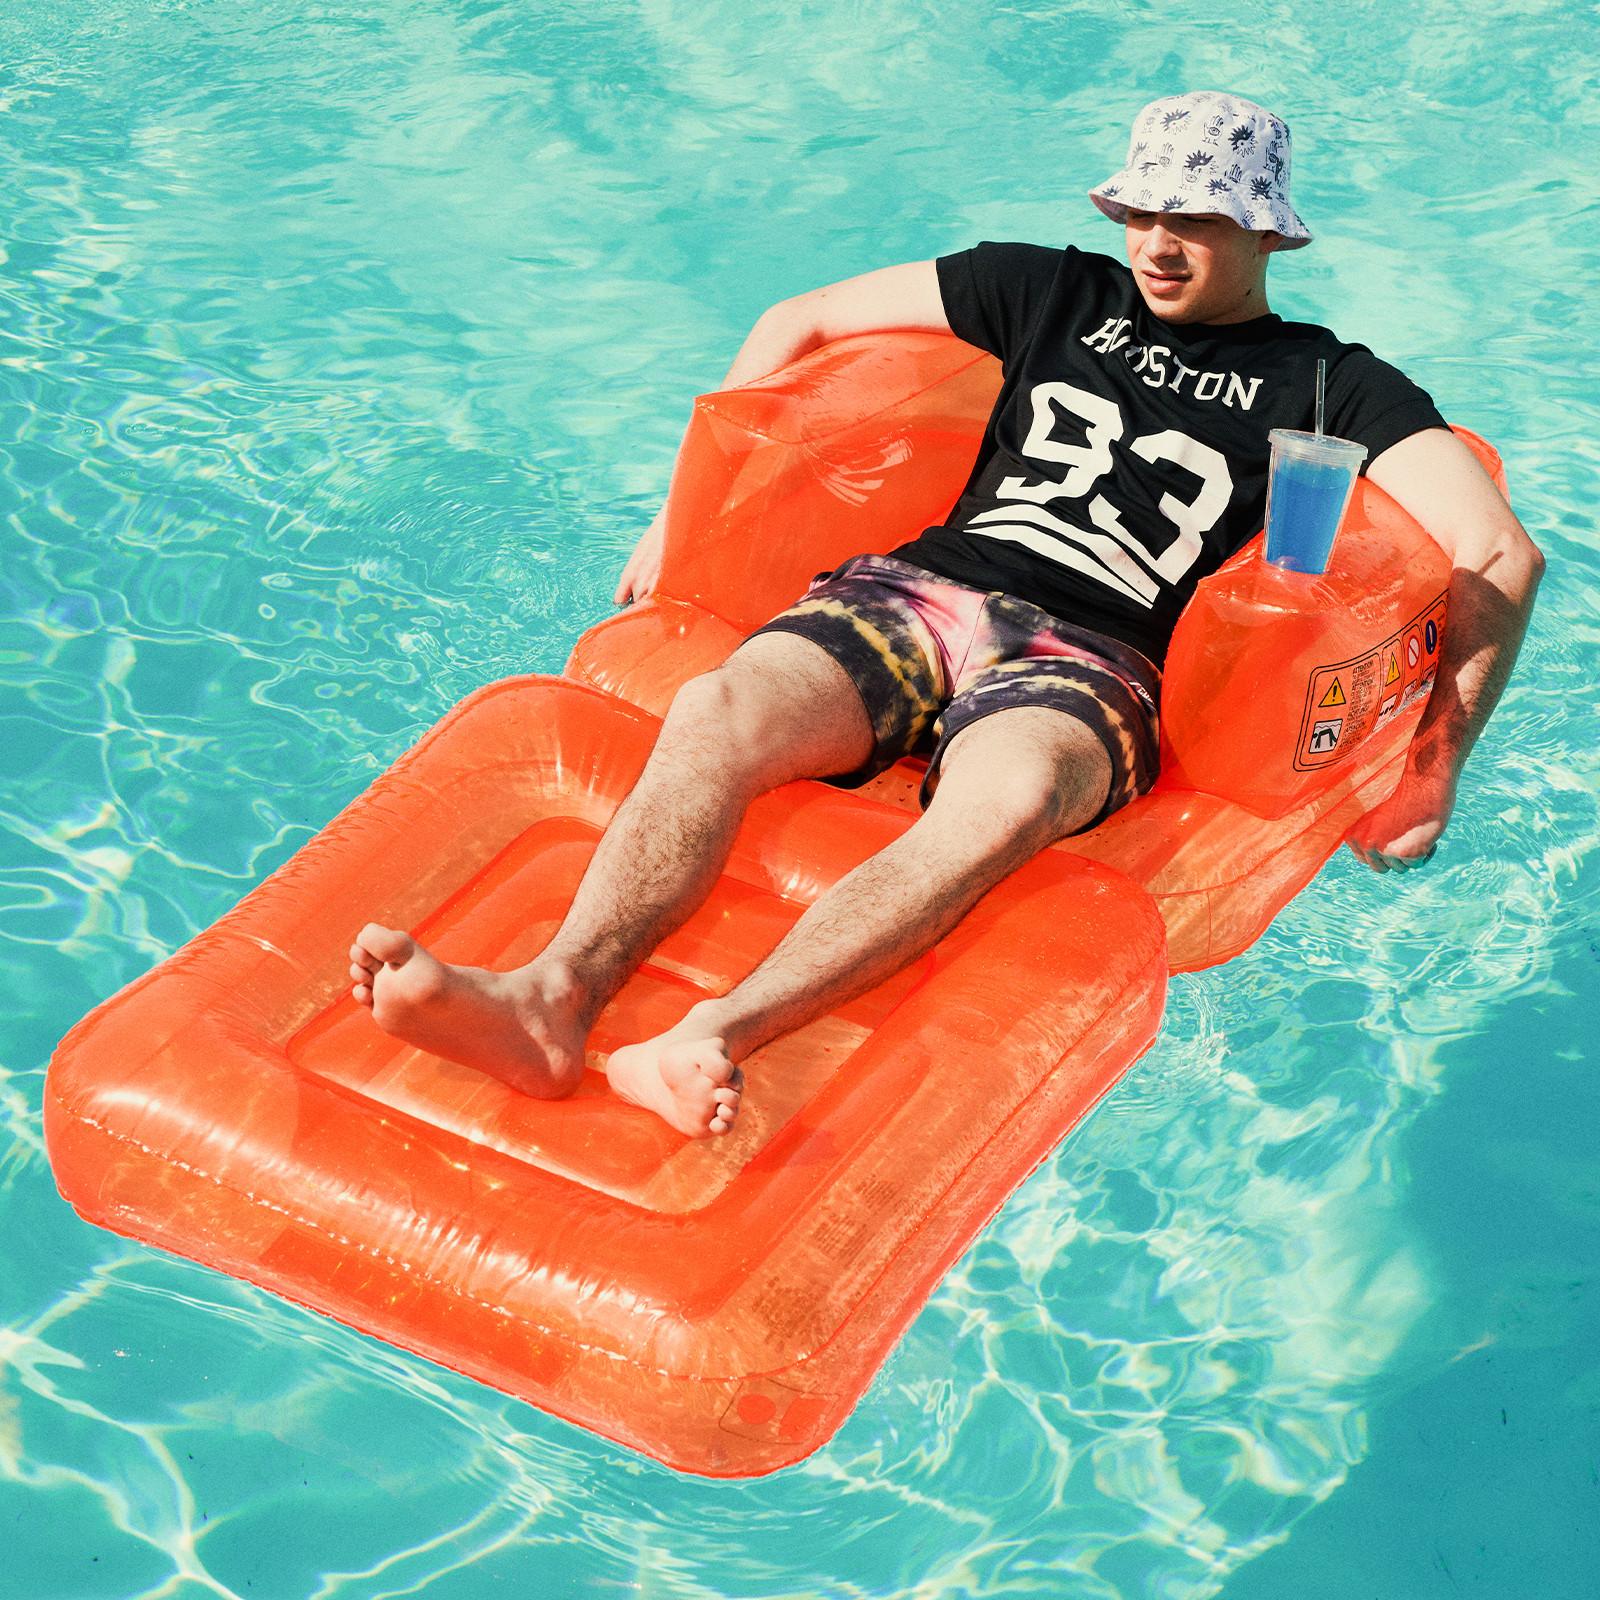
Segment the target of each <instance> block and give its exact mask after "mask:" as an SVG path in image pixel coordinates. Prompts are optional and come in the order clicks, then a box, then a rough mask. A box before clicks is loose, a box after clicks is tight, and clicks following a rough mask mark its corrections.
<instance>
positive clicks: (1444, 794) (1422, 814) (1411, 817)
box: [1344, 771, 1455, 872]
mask: <svg viewBox="0 0 1600 1600" xmlns="http://www.w3.org/2000/svg"><path fill="white" fill-rule="evenodd" d="M1454 805H1455V785H1454V784H1448V785H1440V784H1439V783H1437V782H1435V783H1429V782H1427V781H1425V780H1424V779H1422V778H1419V777H1417V776H1416V775H1415V774H1414V773H1412V772H1410V771H1408V772H1407V773H1406V774H1405V776H1404V777H1402V778H1401V780H1400V786H1399V788H1397V789H1396V790H1395V792H1394V793H1393V794H1392V795H1390V796H1389V798H1388V799H1387V800H1385V801H1384V802H1383V804H1382V805H1380V806H1374V807H1373V809H1372V810H1371V811H1369V812H1368V813H1367V814H1366V816H1364V817H1362V818H1361V820H1360V821H1359V822H1357V823H1356V824H1355V825H1354V826H1353V827H1352V828H1351V829H1350V830H1349V832H1348V833H1346V834H1345V836H1344V837H1345V843H1346V844H1347V845H1349V846H1350V848H1351V850H1352V851H1354V852H1355V855H1356V857H1357V858H1358V859H1359V860H1361V861H1362V862H1364V863H1365V864H1366V865H1367V866H1369V867H1371V868H1372V870H1373V871H1374V872H1390V871H1397V872H1405V871H1408V870H1409V869H1410V868H1412V867H1420V866H1421V865H1422V864H1423V863H1424V862H1425V861H1428V860H1430V859H1431V858H1432V856H1433V852H1434V850H1435V849H1436V848H1437V846H1438V841H1439V835H1440V834H1442V833H1443V832H1444V830H1445V824H1446V823H1448V822H1449V820H1450V812H1451V809H1452V808H1453V807H1454Z"/></svg>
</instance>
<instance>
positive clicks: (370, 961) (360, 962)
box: [350, 944, 383, 972]
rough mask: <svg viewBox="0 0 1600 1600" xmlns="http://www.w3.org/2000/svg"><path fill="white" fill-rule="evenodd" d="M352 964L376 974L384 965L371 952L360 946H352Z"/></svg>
mask: <svg viewBox="0 0 1600 1600" xmlns="http://www.w3.org/2000/svg"><path fill="white" fill-rule="evenodd" d="M350 964H351V965H352V966H357V967H361V968H364V969H365V970H366V971H367V972H376V971H377V970H378V968H379V967H381V966H382V965H383V963H382V962H381V961H380V960H379V959H378V958H377V957H376V956H375V955H373V954H372V952H371V951H370V950H368V949H366V948H365V947H364V946H362V945H359V944H353V945H351V946H350Z"/></svg>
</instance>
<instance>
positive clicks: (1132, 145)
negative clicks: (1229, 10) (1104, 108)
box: [1089, 90, 1311, 323]
mask: <svg viewBox="0 0 1600 1600" xmlns="http://www.w3.org/2000/svg"><path fill="white" fill-rule="evenodd" d="M1089 198H1090V199H1091V200H1093V201H1094V203H1095V205H1097V206H1098V207H1099V208H1100V210H1101V211H1103V212H1104V213H1105V214H1106V215H1107V216H1108V217H1110V218H1111V219H1112V220H1113V221H1115V222H1121V223H1123V224H1125V228H1126V234H1127V249H1128V264H1129V265H1130V266H1131V267H1132V268H1133V275H1134V281H1135V282H1136V283H1137V284H1138V286H1139V293H1140V294H1141V295H1142V296H1143V297H1144V301H1145V304H1146V305H1148V306H1149V307H1150V309H1151V311H1153V312H1154V313H1155V314H1156V315H1157V316H1158V317H1161V318H1162V319H1163V320H1165V321H1168V322H1218V323H1225V322H1241V321H1243V320H1245V319H1246V318H1248V317H1254V316H1260V315H1261V314H1262V313H1263V312H1264V311H1265V310H1266V309H1267V301H1266V273H1267V261H1268V258H1269V256H1270V255H1271V253H1272V252H1273V251H1274V250H1294V249H1298V248H1299V247H1300V246H1302V245H1306V244H1309V243H1310V242H1311V233H1310V230H1309V229H1308V228H1307V227H1306V225H1305V223H1303V222H1302V221H1301V220H1300V217H1299V215H1298V213H1297V212H1296V211H1295V209H1294V207H1293V205H1291V204H1290V201H1289V128H1288V125H1287V124H1286V123H1284V122H1283V121H1282V120H1281V119H1280V118H1278V117H1275V116H1273V115H1272V113H1271V112H1270V111H1265V110H1263V109H1262V108H1261V107H1260V106H1258V105H1256V104H1255V103H1254V102H1253V101H1250V100H1244V99H1241V98H1240V97H1239V96H1238V95H1232V94H1218V93H1214V92H1212V91H1210V90H1199V91H1196V92H1195V93H1192V94H1181V95H1169V96H1167V97H1166V98H1165V99H1162V100H1155V101H1152V102H1151V103H1150V104H1149V105H1147V106H1146V107H1145V108H1144V110H1143V111H1141V112H1140V113H1139V115H1138V116H1137V117H1136V118H1135V119H1134V124H1133V135H1132V137H1131V139H1130V140H1129V142H1128V160H1127V165H1126V166H1125V167H1124V168H1123V169H1122V171H1120V172H1116V173H1113V174H1112V175H1111V177H1109V178H1108V179H1107V180H1106V181H1105V182H1104V183H1102V184H1101V185H1100V186H1099V187H1098V188H1096V189H1091V190H1090V191H1089Z"/></svg>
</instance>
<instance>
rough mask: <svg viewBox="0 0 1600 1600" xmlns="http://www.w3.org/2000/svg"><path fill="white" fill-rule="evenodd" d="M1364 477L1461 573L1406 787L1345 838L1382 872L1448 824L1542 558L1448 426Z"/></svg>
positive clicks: (1410, 859)
mask: <svg viewBox="0 0 1600 1600" xmlns="http://www.w3.org/2000/svg"><path fill="white" fill-rule="evenodd" d="M1367 476H1368V477H1369V478H1371V479H1372V481H1373V482H1374V483H1375V484H1377V485H1378V487H1379V488H1380V489H1382V490H1383V491H1384V492H1385V493H1387V494H1388V495H1390V496H1392V497H1393V498H1394V499H1395V500H1397V501H1398V502H1399V504H1400V505H1401V507H1402V508H1403V509H1404V510H1406V511H1407V512H1409V513H1410V514H1411V515H1412V516H1413V517H1414V518H1415V519H1416V520H1417V521H1418V522H1419V523H1421V525H1422V526H1423V527H1424V528H1425V529H1426V530H1427V531H1428V533H1429V534H1430V535H1431V536H1432V538H1433V539H1434V541H1435V542H1436V543H1437V544H1438V545H1439V547H1440V548H1441V549H1442V550H1443V551H1444V553H1445V554H1446V555H1447V556H1449V557H1450V560H1451V564H1452V566H1453V569H1454V570H1453V571H1452V572H1451V574H1450V591H1449V598H1448V600H1447V606H1448V610H1447V614H1446V621H1445V630H1444V647H1443V649H1442V651H1441V652H1440V657H1439V667H1438V674H1437V676H1436V678H1435V680H1434V685H1433V692H1432V693H1431V694H1430V695H1429V696H1428V704H1427V706H1426V708H1425V709H1424V711H1423V713H1422V720H1421V722H1419V723H1418V724H1417V730H1416V732H1415V733H1414V734H1413V735H1412V737H1411V745H1410V748H1409V749H1408V750H1407V751H1406V763H1405V770H1404V772H1403V773H1402V774H1401V778H1400V784H1399V787H1398V788H1397V789H1396V790H1395V792H1394V794H1393V795H1392V796H1391V797H1390V798H1389V799H1388V800H1385V801H1384V802H1383V804H1382V805H1380V806H1377V807H1375V808H1374V809H1373V810H1371V811H1369V812H1368V813H1367V814H1366V816H1364V817H1362V818H1361V820H1360V821H1359V822H1357V823H1356V824H1355V826H1354V827H1352V828H1351V829H1350V832H1349V834H1348V835H1347V836H1346V842H1347V843H1348V844H1349V846H1350V848H1351V849H1352V850H1353V851H1354V852H1355V853H1356V855H1357V856H1359V857H1360V858H1361V860H1362V861H1364V862H1365V863H1366V864H1367V865H1368V866H1369V867H1371V868H1372V869H1373V870H1374V871H1376V872H1387V871H1388V870H1389V869H1390V868H1391V867H1412V866H1417V865H1419V864H1420V863H1421V862H1423V861H1426V860H1427V858H1428V857H1429V856H1430V855H1432V854H1433V849H1434V844H1435V842H1436V841H1437V839H1438V837H1439V835H1440V834H1441V833H1443V832H1444V829H1445V824H1446V823H1447V822H1448V821H1449V820H1450V812H1451V809H1452V808H1453V807H1454V805H1455V799H1456V784H1457V782H1458V781H1459V779H1460V777H1461V769H1462V767H1463V766H1464V765H1465V764H1466V759H1467V753H1468V752H1469V751H1470V750H1471V749H1472V746H1473V744H1474V743H1475V741H1476V740H1477V737H1478V735H1479V734H1480V733H1482V732H1483V726H1484V724H1485V723H1486V722H1487V721H1488V720H1489V713H1490V712H1491V711H1493V710H1494V707H1495V702H1496V701H1497V700H1499V698H1500V691H1501V690H1502V689H1504V688H1505V686H1506V680H1507V679H1508V678H1509V677H1510V676H1511V666H1512V663H1513V662H1514V661H1515V660H1516V659H1517V649H1518V647H1519V646H1520V645H1521V643H1522V635H1523V633H1524V632H1525V631H1526V629H1527V626H1528V616H1529V613H1530V612H1532V610H1533V597H1534V594H1535V592H1536V591H1537V590H1538V587H1539V579H1540V577H1541V576H1542V575H1543V573H1544V557H1543V556H1542V555H1540V553H1539V550H1538V547H1537V546H1536V545H1535V544H1534V542H1533V541H1532V540H1531V539H1530V538H1529V537H1528V535H1527V532H1526V531H1525V530H1524V528H1523V526H1522V524H1521V523H1520V522H1518V521H1517V519H1516V517H1515V516H1513V515H1512V512H1511V508H1510V506H1508V505H1507V504H1506V503H1505V501H1504V499H1502V498H1501V495H1500V491H1499V490H1498V489H1496V488H1495V486H1494V482H1493V480H1492V479H1491V478H1490V477H1489V475H1488V473H1486V472H1485V471H1484V470H1483V468H1482V467H1481V466H1480V465H1479V464H1478V461H1477V458H1476V457H1475V456H1474V455H1473V454H1472V452H1471V451H1470V450H1469V449H1468V448H1467V446H1466V445H1465V444H1463V443H1462V442H1461V440H1460V439H1458V438H1456V436H1455V435H1454V434H1453V433H1450V432H1449V431H1448V430H1447V429H1444V428H1426V429H1424V430H1423V431H1422V432H1421V433H1415V434H1412V435H1411V437H1410V438H1409V439H1402V440H1401V441H1400V443H1399V444H1396V445H1391V446H1390V447H1389V448H1388V449H1387V450H1385V451H1384V452H1383V454H1382V455H1380V456H1379V457H1378V458H1377V459H1376V460H1375V461H1374V462H1373V463H1372V465H1371V466H1370V467H1369V468H1368V469H1367Z"/></svg>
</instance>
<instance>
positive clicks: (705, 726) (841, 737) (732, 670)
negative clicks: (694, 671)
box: [662, 640, 872, 787]
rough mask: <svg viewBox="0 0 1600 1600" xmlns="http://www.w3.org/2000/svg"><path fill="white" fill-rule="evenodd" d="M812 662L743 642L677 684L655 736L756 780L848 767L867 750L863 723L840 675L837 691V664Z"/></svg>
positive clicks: (771, 783)
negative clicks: (711, 665)
mask: <svg viewBox="0 0 1600 1600" xmlns="http://www.w3.org/2000/svg"><path fill="white" fill-rule="evenodd" d="M793 642H794V643H795V644H796V645H797V646H800V647H801V648H802V649H806V650H814V649H815V647H814V646H809V645H805V644H804V642H803V641H800V640H795V641H793ZM817 654H819V655H820V654H821V652H820V651H818V652H817ZM769 657H770V659H769ZM820 666H821V670H819V669H818V668H817V667H816V665H815V664H813V663H811V662H809V661H805V660H802V661H801V662H800V663H799V664H798V669H797V667H796V664H795V663H793V662H791V661H786V660H785V659H783V658H782V656H781V653H780V652H765V651H762V652H758V651H754V650H751V649H750V648H749V647H748V646H747V647H746V648H745V649H743V650H740V651H738V652H736V653H735V654H734V655H733V656H731V657H729V659H728V660H727V661H726V662H724V663H723V664H722V665H721V666H720V667H716V668H714V669H713V670H712V671H710V672H705V673H701V674H700V675H699V676H698V677H694V678H690V679H689V680H688V681H687V682H686V683H684V685H683V686H682V687H681V688H680V689H679V690H678V692H677V694H676V695H675V696H674V697H673V701H672V705H671V706H670V708H669V709H668V712H667V718H666V722H665V724H664V726H663V728H662V738H663V739H664V740H669V741H671V742H672V743H676V744H689V745H692V746H694V747H695V748H696V749H697V750H698V751H699V752H700V754H701V755H702V757H703V759H705V760H707V761H708V762H711V763H714V764H715V765H717V766H719V767H721V768H723V769H725V770H727V771H728V772H729V773H730V774H733V775H736V776H738V777H741V778H748V779H749V780H750V781H753V782H755V783H756V784H757V785H758V786H765V787H775V786H776V785H778V784H780V783H786V782H788V781H789V780H790V779H791V778H797V777H818V776H825V775H829V774H832V773H837V772H846V771H849V770H850V769H851V768H852V767H854V766H857V765H860V763H862V762H863V761H865V760H866V759H867V757H868V755H870V753H871V748H872V735H871V725H870V723H869V722H868V721H867V719H866V714H865V711H864V709H863V708H862V707H861V705H860V703H859V697H858V696H857V695H856V694H855V691H854V689H853V688H851V687H850V685H849V681H848V679H845V680H844V689H845V693H844V694H841V693H840V692H839V686H838V684H837V683H836V682H834V681H833V679H834V678H835V677H836V676H838V675H840V674H841V669H839V668H838V667H837V666H836V665H835V663H833V662H832V661H831V660H828V659H827V658H824V659H823V661H822V662H821V664H820ZM808 668H809V669H811V670H807V669H808Z"/></svg>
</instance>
